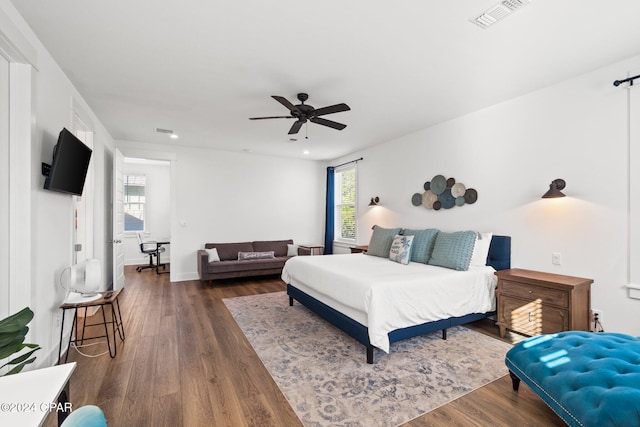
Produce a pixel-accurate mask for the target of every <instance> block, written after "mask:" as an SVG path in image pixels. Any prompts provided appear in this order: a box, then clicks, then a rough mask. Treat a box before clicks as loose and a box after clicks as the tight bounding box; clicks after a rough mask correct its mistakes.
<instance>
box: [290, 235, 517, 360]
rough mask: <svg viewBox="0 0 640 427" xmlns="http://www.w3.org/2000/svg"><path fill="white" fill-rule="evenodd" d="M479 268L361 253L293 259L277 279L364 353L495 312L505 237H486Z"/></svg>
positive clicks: (505, 263)
mask: <svg viewBox="0 0 640 427" xmlns="http://www.w3.org/2000/svg"><path fill="white" fill-rule="evenodd" d="M487 264H488V265H486V266H482V267H480V266H477V267H476V266H472V267H469V269H468V270H467V271H456V270H452V269H449V268H443V267H437V266H433V265H426V264H423V263H417V262H411V263H409V264H408V265H403V264H399V263H396V262H391V261H389V260H388V259H385V258H381V257H377V256H368V255H364V254H343V255H329V256H309V257H294V258H291V259H290V260H288V261H287V263H286V264H285V266H284V269H283V271H282V279H283V280H284V281H285V282H286V283H287V293H288V295H289V300H290V304H293V300H294V299H295V300H297V301H299V302H300V303H302V304H303V305H305V306H306V307H308V308H309V309H311V310H312V311H314V312H316V313H317V314H319V315H320V316H322V317H323V318H325V319H326V320H327V321H329V322H331V323H332V324H334V325H336V326H337V327H339V328H341V329H342V330H344V331H345V332H347V333H348V334H349V335H351V336H353V337H354V338H355V339H357V340H358V341H360V342H361V343H363V344H364V345H365V346H366V348H367V362H368V363H373V347H377V348H380V349H382V350H384V351H385V352H389V344H390V342H393V341H398V340H400V339H405V338H409V337H412V336H416V335H420V334H423V333H428V332H434V331H438V330H442V331H443V338H446V329H447V328H448V327H451V326H455V325H459V324H464V323H468V322H471V321H474V320H478V319H480V318H483V317H486V316H488V315H491V314H493V313H494V312H495V309H496V307H495V304H496V303H495V286H496V281H497V280H496V276H495V275H494V272H495V271H496V270H499V269H504V268H509V267H510V238H509V237H508V236H493V237H492V240H491V246H490V248H489V256H488V258H487Z"/></svg>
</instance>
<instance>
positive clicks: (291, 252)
mask: <svg viewBox="0 0 640 427" xmlns="http://www.w3.org/2000/svg"><path fill="white" fill-rule="evenodd" d="M296 255H298V245H291V244H289V243H287V256H296Z"/></svg>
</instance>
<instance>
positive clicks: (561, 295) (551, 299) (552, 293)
mask: <svg viewBox="0 0 640 427" xmlns="http://www.w3.org/2000/svg"><path fill="white" fill-rule="evenodd" d="M501 288H502V290H501V291H502V294H503V295H511V296H515V297H519V298H523V299H526V300H532V301H535V300H540V301H541V302H542V303H544V304H552V305H555V306H557V307H569V293H568V292H567V291H565V290H562V289H554V288H547V287H544V286H536V285H529V284H526V283H518V282H512V281H510V280H503V281H501Z"/></svg>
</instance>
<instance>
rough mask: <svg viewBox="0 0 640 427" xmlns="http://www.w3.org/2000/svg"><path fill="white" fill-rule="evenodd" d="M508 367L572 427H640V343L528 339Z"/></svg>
mask: <svg viewBox="0 0 640 427" xmlns="http://www.w3.org/2000/svg"><path fill="white" fill-rule="evenodd" d="M505 363H506V365H507V368H509V374H510V375H511V379H512V381H513V389H514V390H518V386H519V385H520V380H522V381H523V382H524V383H525V384H527V385H528V386H529V387H530V388H531V389H532V390H533V391H534V392H535V393H536V394H537V395H538V396H540V398H541V399H542V400H543V401H544V402H545V403H546V404H547V405H549V406H550V407H551V409H553V410H554V411H555V412H556V414H558V415H559V416H560V418H562V419H563V420H564V421H565V422H566V423H567V424H569V425H570V426H584V427H590V426H597V427H605V426H617V427H624V426H629V427H638V426H640V338H634V337H631V336H628V335H623V334H616V333H594V332H580V331H570V332H561V333H558V334H553V335H542V336H537V337H533V338H529V339H527V340H526V341H523V342H521V343H519V344H517V345H515V346H514V347H513V348H512V349H511V350H509V351H508V352H507V355H506V359H505Z"/></svg>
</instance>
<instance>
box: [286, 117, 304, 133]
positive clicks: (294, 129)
mask: <svg viewBox="0 0 640 427" xmlns="http://www.w3.org/2000/svg"><path fill="white" fill-rule="evenodd" d="M303 124H304V122H301V121H300V120H296V121H295V122H294V123H293V126H291V129H289V135H293V134H294V133H298V131H299V130H300V128H301V127H302V125H303Z"/></svg>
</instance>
